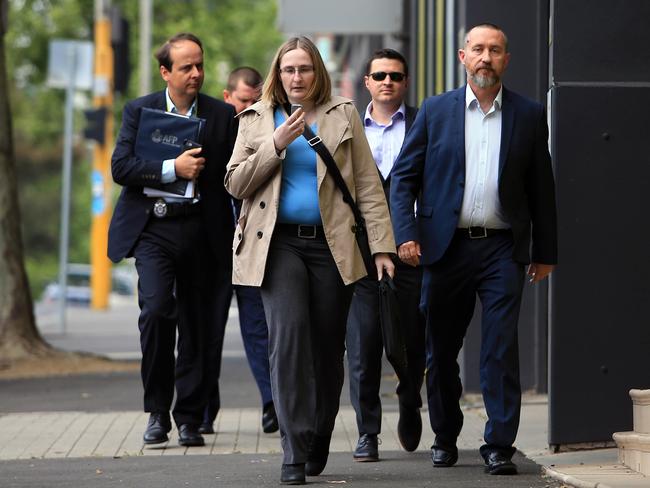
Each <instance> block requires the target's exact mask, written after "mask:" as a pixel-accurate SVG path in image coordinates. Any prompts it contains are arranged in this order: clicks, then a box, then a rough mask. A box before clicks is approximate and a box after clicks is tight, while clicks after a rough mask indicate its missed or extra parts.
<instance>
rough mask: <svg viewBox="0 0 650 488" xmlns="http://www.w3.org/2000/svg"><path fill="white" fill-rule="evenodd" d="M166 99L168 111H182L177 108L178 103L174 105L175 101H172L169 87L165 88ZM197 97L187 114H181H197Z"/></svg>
mask: <svg viewBox="0 0 650 488" xmlns="http://www.w3.org/2000/svg"><path fill="white" fill-rule="evenodd" d="M165 100H166V102H167V111H168V112H174V113H180V112H179V111H178V109H177V108H176V105H174V102H172V99H171V97H170V96H169V88H165ZM196 100H197V99H196V98H195V99H194V101H193V102H192V105H191V106H190V109H189V110H188V111H187V113H186V114H181V115H187V116H189V117H191V116H193V115H196Z"/></svg>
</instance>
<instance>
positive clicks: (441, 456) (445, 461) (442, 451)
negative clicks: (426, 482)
mask: <svg viewBox="0 0 650 488" xmlns="http://www.w3.org/2000/svg"><path fill="white" fill-rule="evenodd" d="M431 461H433V467H434V468H450V467H451V466H453V465H454V464H456V461H458V449H456V448H455V447H454V448H453V449H448V448H445V447H440V446H435V445H434V446H432V447H431Z"/></svg>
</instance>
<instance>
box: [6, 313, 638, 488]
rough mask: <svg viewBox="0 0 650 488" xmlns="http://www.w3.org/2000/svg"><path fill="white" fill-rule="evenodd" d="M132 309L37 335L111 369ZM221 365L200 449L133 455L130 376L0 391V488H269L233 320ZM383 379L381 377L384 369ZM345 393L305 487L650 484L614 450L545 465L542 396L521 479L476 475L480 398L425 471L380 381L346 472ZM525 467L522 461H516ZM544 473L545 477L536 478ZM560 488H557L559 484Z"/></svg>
mask: <svg viewBox="0 0 650 488" xmlns="http://www.w3.org/2000/svg"><path fill="white" fill-rule="evenodd" d="M136 317H137V310H136V308H135V304H134V303H132V302H131V303H128V304H126V305H123V306H120V307H115V309H114V310H112V311H111V312H93V311H90V310H87V309H70V310H69V312H68V319H69V321H68V325H67V330H66V333H65V334H61V333H60V331H59V329H58V326H57V324H56V320H55V319H53V316H52V315H49V316H48V315H45V316H44V315H42V314H41V315H39V327H40V329H41V331H42V332H43V334H44V336H45V337H46V338H47V339H48V340H49V341H50V342H51V343H53V344H55V345H56V346H57V347H61V348H63V349H69V350H85V351H90V352H95V353H99V354H104V355H107V356H109V357H112V358H115V359H138V357H139V352H138V337H137V328H136V326H135V323H136ZM224 352H225V354H224V361H223V364H222V375H221V378H222V380H221V388H222V403H223V408H222V409H221V411H220V413H219V416H218V417H217V420H216V423H215V428H216V430H217V433H216V434H215V435H209V436H205V438H206V445H205V446H204V447H192V448H184V447H180V446H178V442H177V433H176V431H175V430H174V431H172V433H171V439H170V441H169V442H168V443H166V444H164V445H161V446H158V447H155V448H151V447H144V446H143V444H142V434H143V431H144V428H145V425H146V420H147V416H146V414H143V413H142V412H141V410H140V408H141V406H140V402H141V386H140V381H139V377H138V376H139V375H138V373H137V372H133V373H115V374H101V375H81V376H73V377H67V378H65V377H63V378H62V377H58V378H57V377H52V378H46V379H42V378H41V379H32V380H3V381H0V488H9V487H11V488H14V487H15V488H19V487H20V488H23V487H29V488H40V487H43V488H45V487H47V488H50V487H59V486H61V487H84V488H85V487H104V486H126V487H138V488H140V487H143V488H148V487H156V488H160V487H184V486H195V487H196V486H198V487H204V486H205V487H216V486H218V487H251V486H277V485H278V478H279V466H280V464H281V462H282V461H281V448H280V438H279V435H278V434H272V435H267V434H264V433H262V432H261V429H260V415H261V411H260V408H259V405H258V404H259V395H258V393H257V391H256V388H255V386H254V383H253V381H252V377H251V376H250V372H249V371H248V369H247V366H246V360H245V357H244V353H243V348H242V345H241V339H240V337H239V331H238V327H237V311H236V309H231V320H230V321H229V324H228V327H227V329H226V339H225V345H224ZM385 371H390V370H389V368H386V369H385ZM347 388H348V387H347V384H346V385H345V386H344V389H343V395H342V398H341V409H340V412H339V415H338V417H337V421H336V427H335V431H334V435H333V439H332V444H331V452H332V454H331V456H330V461H329V463H328V465H327V468H326V470H325V472H324V473H323V475H322V476H319V477H314V478H308V481H309V483H310V484H319V485H323V486H339V485H342V484H345V485H353V486H355V487H360V488H365V487H372V488H378V487H393V486H400V487H430V486H431V487H433V486H435V487H445V488H446V487H452V488H453V487H472V488H476V487H504V488H508V487H513V488H514V487H517V488H519V487H521V488H557V487H562V486H566V485H570V486H576V487H578V488H641V487H643V488H650V480H649V479H648V478H645V477H643V476H641V475H639V474H637V473H634V472H632V471H630V470H629V469H627V468H625V467H624V466H621V465H619V464H617V460H616V451H615V450H614V449H604V450H592V451H579V452H573V453H564V454H553V453H550V452H549V451H548V446H547V433H546V432H547V423H548V405H547V399H546V397H545V396H526V397H525V398H524V404H523V408H522V418H521V427H520V431H519V435H518V437H517V441H516V446H517V447H518V449H519V450H520V452H519V453H517V455H516V458H515V462H516V463H517V464H518V466H519V468H520V469H519V470H520V475H519V476H513V477H497V476H489V475H486V474H485V473H484V471H483V463H482V459H481V458H480V456H479V455H478V447H479V446H480V445H481V444H482V442H483V440H482V433H483V425H484V422H485V411H484V409H483V407H482V404H481V402H480V398H475V397H470V398H467V399H466V403H465V405H464V414H465V424H464V427H463V431H462V433H461V436H460V438H459V439H458V447H459V449H461V454H460V461H459V463H458V465H457V466H455V467H454V468H451V469H434V468H432V466H431V461H430V459H429V446H430V445H431V443H432V442H433V434H432V433H431V430H430V428H429V427H428V425H429V421H428V416H427V412H426V410H423V411H422V420H423V426H424V428H423V437H422V442H421V443H420V446H419V449H418V450H417V451H416V452H414V453H406V452H404V451H403V450H401V448H400V446H399V443H398V440H397V436H396V426H397V416H398V414H397V411H398V407H397V402H396V399H395V395H394V389H395V378H394V376H393V375H391V374H389V373H387V374H386V375H385V376H384V377H383V381H382V391H381V396H382V403H383V405H384V416H383V432H382V435H381V436H380V438H381V445H380V456H381V459H382V460H381V462H379V463H354V462H353V461H352V450H353V448H354V446H355V444H356V440H357V431H356V423H355V417H354V412H353V410H352V408H351V407H350V403H349V398H348V396H347ZM524 456H525V457H524ZM543 473H548V474H549V475H550V476H552V478H551V477H547V476H545V475H544V474H543ZM565 484H566V485H565Z"/></svg>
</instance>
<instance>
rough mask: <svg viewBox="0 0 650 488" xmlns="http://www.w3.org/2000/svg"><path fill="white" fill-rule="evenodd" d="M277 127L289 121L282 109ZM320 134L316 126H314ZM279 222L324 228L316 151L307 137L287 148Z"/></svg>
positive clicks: (275, 116) (297, 140) (278, 113)
mask: <svg viewBox="0 0 650 488" xmlns="http://www.w3.org/2000/svg"><path fill="white" fill-rule="evenodd" d="M274 118H275V127H278V126H279V125H281V124H283V123H284V121H285V120H286V117H285V115H284V113H283V112H282V111H281V110H277V109H276V111H275V114H274ZM310 127H311V129H312V130H313V131H314V133H315V132H316V124H313V125H311V126H310ZM278 222H281V223H285V224H309V225H322V222H321V218H320V208H319V206H318V181H317V178H316V151H314V150H313V149H312V148H311V147H310V146H309V144H307V139H305V138H304V137H303V136H299V137H298V138H296V139H295V140H294V141H293V142H292V143H291V144H289V145H288V146H287V153H286V155H285V158H284V161H283V163H282V187H281V189H280V208H279V209H278Z"/></svg>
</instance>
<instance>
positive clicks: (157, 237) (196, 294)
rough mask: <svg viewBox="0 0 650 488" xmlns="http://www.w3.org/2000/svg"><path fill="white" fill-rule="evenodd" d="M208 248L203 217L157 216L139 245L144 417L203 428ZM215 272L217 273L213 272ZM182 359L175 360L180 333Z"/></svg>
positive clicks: (179, 348) (136, 252) (179, 344)
mask: <svg viewBox="0 0 650 488" xmlns="http://www.w3.org/2000/svg"><path fill="white" fill-rule="evenodd" d="M209 252H210V251H209V248H208V244H207V239H206V237H205V233H204V232H203V224H202V221H201V217H200V215H192V216H182V217H181V216H179V217H171V218H163V219H158V218H155V217H152V218H151V219H150V221H149V222H148V224H147V226H146V227H145V229H144V231H143V232H142V234H141V236H140V238H139V240H138V242H137V243H136V245H135V248H134V251H133V255H134V257H135V264H136V269H137V271H138V302H139V305H140V317H139V320H138V325H139V328H140V346H141V348H142V366H141V374H142V383H143V386H144V410H145V412H169V410H170V408H171V404H172V398H173V396H174V386H176V403H175V404H174V409H173V412H172V413H173V416H174V420H175V422H176V424H177V425H181V424H186V423H190V424H199V423H200V422H201V419H202V415H203V407H204V406H205V403H206V400H205V395H206V394H205V389H204V380H205V377H206V367H207V361H206V360H205V359H206V358H205V348H204V347H203V345H204V344H205V340H206V326H207V325H208V324H209V316H208V315H209V313H206V310H205V308H204V306H203V305H204V304H205V303H206V302H207V300H208V298H209V294H210V287H209V284H210V281H209V280H208V278H209V273H208V272H206V268H205V260H206V257H207V256H209ZM210 272H213V271H212V270H210ZM177 329H178V357H177V359H176V360H175V359H174V346H175V343H176V330H177Z"/></svg>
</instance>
